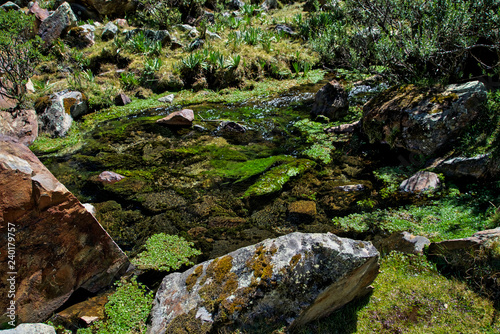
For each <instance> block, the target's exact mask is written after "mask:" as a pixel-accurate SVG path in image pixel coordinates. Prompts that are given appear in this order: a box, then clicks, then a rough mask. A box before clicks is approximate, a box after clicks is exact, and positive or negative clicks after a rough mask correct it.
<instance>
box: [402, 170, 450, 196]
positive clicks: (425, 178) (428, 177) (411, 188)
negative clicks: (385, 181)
mask: <svg viewBox="0 0 500 334" xmlns="http://www.w3.org/2000/svg"><path fill="white" fill-rule="evenodd" d="M440 183H441V181H439V176H438V175H437V174H436V173H433V172H427V171H422V170H421V171H418V172H417V173H415V175H413V176H412V177H410V178H409V179H406V180H404V181H403V182H401V184H400V185H399V191H403V192H407V193H411V194H414V193H419V192H422V191H426V190H434V189H436V188H438V187H439V184H440Z"/></svg>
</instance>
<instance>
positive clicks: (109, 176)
mask: <svg viewBox="0 0 500 334" xmlns="http://www.w3.org/2000/svg"><path fill="white" fill-rule="evenodd" d="M124 178H125V176H123V175H120V174H118V173H115V172H109V171H104V172H102V173H101V174H99V176H98V177H97V181H99V182H102V183H107V184H113V183H116V182H118V181H121V180H123V179H124Z"/></svg>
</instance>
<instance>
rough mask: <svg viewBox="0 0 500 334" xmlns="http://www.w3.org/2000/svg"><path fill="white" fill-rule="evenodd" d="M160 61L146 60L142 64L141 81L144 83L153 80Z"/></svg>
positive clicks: (156, 59)
mask: <svg viewBox="0 0 500 334" xmlns="http://www.w3.org/2000/svg"><path fill="white" fill-rule="evenodd" d="M161 65H162V61H161V59H160V58H147V59H146V61H145V62H144V71H143V72H142V75H141V81H142V82H143V83H146V82H148V81H151V80H154V76H155V74H156V73H157V72H158V71H159V70H160V67H161Z"/></svg>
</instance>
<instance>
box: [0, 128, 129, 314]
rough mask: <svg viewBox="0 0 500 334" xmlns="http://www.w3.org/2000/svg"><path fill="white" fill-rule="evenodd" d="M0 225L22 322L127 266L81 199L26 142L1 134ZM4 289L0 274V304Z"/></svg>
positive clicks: (1, 260) (0, 253)
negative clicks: (49, 168) (10, 237)
mask: <svg viewBox="0 0 500 334" xmlns="http://www.w3.org/2000/svg"><path fill="white" fill-rule="evenodd" d="M0 226H1V227H2V233H1V234H0V266H1V267H2V268H4V269H2V270H3V271H4V272H5V271H7V269H6V268H8V269H9V270H8V271H12V272H16V274H15V301H16V314H17V317H18V321H19V322H41V321H45V320H46V319H47V318H48V317H49V316H50V315H51V314H52V313H53V312H54V311H55V310H56V309H58V308H59V307H60V306H61V305H63V304H64V302H66V300H68V298H69V297H70V296H71V295H72V293H73V292H74V291H75V290H77V289H81V290H86V291H89V292H91V293H95V292H97V291H99V290H101V289H103V288H105V287H107V286H108V285H110V284H111V283H112V282H113V280H114V279H115V278H116V276H118V275H119V274H120V273H121V272H122V270H123V269H125V268H126V267H127V265H128V259H127V256H126V255H125V254H124V253H123V252H122V251H121V249H120V248H119V247H118V246H117V245H116V244H115V243H114V241H113V240H112V239H111V238H110V237H109V235H108V234H107V233H106V231H105V230H104V229H103V228H102V226H101V225H100V224H99V223H98V222H97V220H95V218H94V217H93V216H92V214H90V213H89V212H88V211H87V210H86V209H85V208H84V207H83V205H82V204H81V203H80V202H79V201H78V199H77V198H76V197H75V196H73V194H71V192H69V191H68V190H67V189H66V187H64V185H62V184H61V183H60V182H58V181H57V179H56V178H55V177H54V176H53V175H52V174H51V173H50V172H49V171H48V170H47V168H45V166H44V165H43V164H42V163H41V162H40V160H38V158H37V157H36V156H35V155H34V154H33V153H32V152H31V151H30V150H29V149H28V148H27V147H26V146H24V145H22V144H20V143H16V142H15V140H10V139H8V138H7V137H5V136H0ZM7 229H10V230H7ZM7 231H9V232H10V233H12V234H11V235H9V234H8V233H7ZM9 236H15V238H14V239H13V240H10V241H9V239H8V237H9ZM8 242H10V245H9V244H8ZM9 250H10V253H9V252H8V251H9ZM9 254H11V255H12V256H14V257H13V258H14V260H15V263H12V262H8V261H13V260H12V259H11V258H9V257H8V255H9ZM8 265H12V267H8ZM9 289H10V285H9V283H8V282H7V280H6V279H4V280H1V281H0V308H1V309H2V310H6V309H7V306H8V303H9V302H10V300H11V299H9V298H7V293H8V291H9ZM2 313H3V312H2ZM5 320H8V319H5V316H2V317H0V322H4V321H5Z"/></svg>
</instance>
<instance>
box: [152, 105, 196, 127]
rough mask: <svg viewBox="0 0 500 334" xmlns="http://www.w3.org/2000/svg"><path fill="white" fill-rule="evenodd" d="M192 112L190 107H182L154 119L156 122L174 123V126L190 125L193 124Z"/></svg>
mask: <svg viewBox="0 0 500 334" xmlns="http://www.w3.org/2000/svg"><path fill="white" fill-rule="evenodd" d="M193 120H194V112H193V111H192V110H191V109H182V110H181V111H176V112H173V113H171V114H170V115H168V116H167V117H164V118H162V119H159V120H157V121H156V123H158V124H164V125H175V126H191V125H193Z"/></svg>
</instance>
